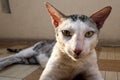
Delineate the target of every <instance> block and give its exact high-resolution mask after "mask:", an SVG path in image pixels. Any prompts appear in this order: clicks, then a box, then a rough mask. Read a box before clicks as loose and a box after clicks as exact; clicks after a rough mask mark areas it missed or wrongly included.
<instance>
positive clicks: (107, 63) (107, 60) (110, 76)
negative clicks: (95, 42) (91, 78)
mask: <svg viewBox="0 0 120 80" xmlns="http://www.w3.org/2000/svg"><path fill="white" fill-rule="evenodd" d="M97 51H98V54H99V55H98V59H99V62H100V63H99V65H100V69H101V70H102V71H101V73H102V75H103V77H104V79H105V80H120V47H101V48H98V49H97Z"/></svg>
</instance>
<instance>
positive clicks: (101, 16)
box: [90, 6, 112, 29]
mask: <svg viewBox="0 0 120 80" xmlns="http://www.w3.org/2000/svg"><path fill="white" fill-rule="evenodd" d="M111 9H112V8H111V7H110V6H107V7H105V8H103V9H101V10H100V11H98V12H96V13H94V14H93V15H92V16H91V17H90V18H92V19H93V20H94V21H95V23H96V24H97V27H98V29H100V28H101V27H102V26H103V24H104V21H105V20H106V19H107V17H108V16H109V14H110V12H111Z"/></svg>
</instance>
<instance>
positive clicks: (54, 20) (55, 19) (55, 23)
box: [51, 14, 60, 27]
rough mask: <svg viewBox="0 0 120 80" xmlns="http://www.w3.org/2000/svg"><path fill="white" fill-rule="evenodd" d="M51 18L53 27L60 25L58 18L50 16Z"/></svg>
mask: <svg viewBox="0 0 120 80" xmlns="http://www.w3.org/2000/svg"><path fill="white" fill-rule="evenodd" d="M51 17H52V21H53V24H54V25H55V27H57V26H58V25H59V23H60V18H58V17H57V16H55V15H54V14H51Z"/></svg>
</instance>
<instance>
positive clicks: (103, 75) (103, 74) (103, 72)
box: [101, 71, 106, 79]
mask: <svg viewBox="0 0 120 80" xmlns="http://www.w3.org/2000/svg"><path fill="white" fill-rule="evenodd" d="M105 74H106V72H105V71H101V75H102V77H103V79H105Z"/></svg>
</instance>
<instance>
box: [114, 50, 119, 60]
mask: <svg viewBox="0 0 120 80" xmlns="http://www.w3.org/2000/svg"><path fill="white" fill-rule="evenodd" d="M115 60H120V48H115Z"/></svg>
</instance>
